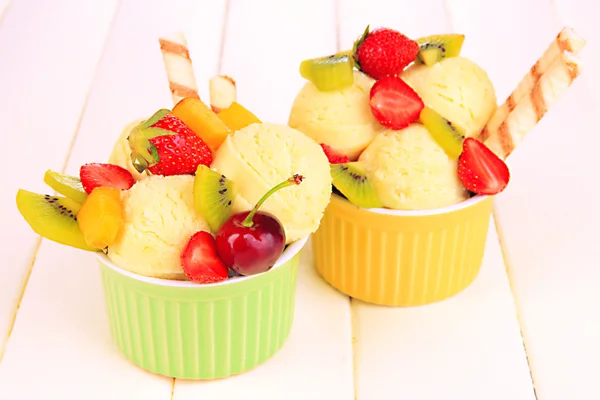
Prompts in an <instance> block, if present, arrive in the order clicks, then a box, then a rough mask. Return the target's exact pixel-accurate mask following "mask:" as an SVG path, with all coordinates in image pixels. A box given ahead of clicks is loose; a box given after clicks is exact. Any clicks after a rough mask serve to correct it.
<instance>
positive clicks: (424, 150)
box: [359, 124, 469, 210]
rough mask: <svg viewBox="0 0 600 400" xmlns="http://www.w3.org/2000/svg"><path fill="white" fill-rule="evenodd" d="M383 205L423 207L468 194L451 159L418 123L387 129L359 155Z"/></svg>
mask: <svg viewBox="0 0 600 400" xmlns="http://www.w3.org/2000/svg"><path fill="white" fill-rule="evenodd" d="M359 161H360V162H362V163H363V165H364V167H365V170H366V172H367V176H368V178H369V179H370V180H371V181H372V182H373V185H374V186H375V190H376V191H377V195H378V196H379V199H380V200H381V202H382V203H383V205H384V206H385V207H387V208H391V209H395V210H426V209H432V208H438V207H445V206H448V205H451V204H455V203H459V202H461V201H463V200H466V199H467V198H468V197H469V193H468V192H467V190H466V189H465V188H464V187H463V185H462V184H461V182H460V179H459V178H458V174H457V167H458V164H457V162H456V160H452V159H450V158H449V157H448V155H447V154H446V153H445V152H444V150H443V149H442V148H441V147H440V146H439V145H438V144H437V142H436V141H435V140H434V139H433V137H432V136H431V134H430V133H429V131H428V130H427V129H426V128H425V127H424V126H423V125H420V124H412V125H410V126H408V127H407V128H405V129H403V130H400V131H392V130H387V131H385V132H383V133H381V134H379V135H377V137H376V138H375V139H374V140H373V142H372V143H371V144H370V145H369V146H368V147H367V148H366V149H365V151H364V152H363V153H362V154H361V155H360V159H359Z"/></svg>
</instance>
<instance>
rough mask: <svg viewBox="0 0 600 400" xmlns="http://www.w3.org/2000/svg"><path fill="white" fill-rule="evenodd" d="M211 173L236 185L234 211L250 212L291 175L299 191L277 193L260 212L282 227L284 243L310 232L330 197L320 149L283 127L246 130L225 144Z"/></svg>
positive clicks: (257, 126) (260, 126) (267, 125)
mask: <svg viewBox="0 0 600 400" xmlns="http://www.w3.org/2000/svg"><path fill="white" fill-rule="evenodd" d="M211 167H212V168H213V169H215V170H217V171H219V172H220V173H221V174H223V175H225V176H226V177H227V178H228V179H230V180H232V181H233V182H235V185H236V188H237V191H238V196H237V198H236V200H235V202H234V204H233V211H234V212H240V211H247V210H250V209H251V208H252V207H253V206H254V205H255V204H256V203H257V202H258V200H259V199H260V198H261V197H262V196H263V195H264V194H265V193H266V192H268V191H269V190H270V189H272V188H273V187H274V186H275V185H277V184H279V183H281V182H283V181H284V180H286V179H288V178H290V177H291V176H292V175H294V174H300V175H302V176H303V177H304V180H303V181H302V183H301V184H300V185H298V186H292V187H288V188H285V189H281V190H279V191H278V192H276V193H275V194H273V195H272V196H270V197H269V198H268V199H267V201H266V202H265V203H264V204H263V205H262V206H261V208H260V209H261V210H262V211H266V212H269V213H271V214H273V215H275V216H276V217H277V218H278V219H279V220H280V221H281V223H282V225H283V227H284V229H285V234H286V239H287V243H291V242H294V241H296V240H298V239H300V238H301V237H303V236H306V235H308V234H310V233H312V232H315V231H316V230H317V228H318V227H319V223H320V222H321V218H322V216H323V212H324V211H325V207H326V206H327V204H328V203H329V198H330V195H331V174H330V171H329V162H328V161H327V157H326V156H325V154H324V153H323V150H322V149H321V147H320V146H319V145H318V144H317V143H315V142H314V141H313V140H311V139H310V138H309V137H307V136H306V135H304V134H303V133H302V132H300V131H297V130H295V129H292V128H290V127H288V126H285V125H278V124H271V123H263V124H252V125H249V126H247V127H245V128H243V129H241V130H239V131H237V132H235V133H234V134H233V135H230V136H228V137H227V139H225V142H223V144H222V145H221V147H219V149H218V150H217V151H216V152H215V154H214V158H213V162H212V164H211Z"/></svg>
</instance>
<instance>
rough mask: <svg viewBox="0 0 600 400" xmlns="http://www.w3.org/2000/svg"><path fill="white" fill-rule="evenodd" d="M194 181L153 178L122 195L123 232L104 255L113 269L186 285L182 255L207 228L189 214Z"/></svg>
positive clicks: (189, 178) (192, 212) (184, 177)
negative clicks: (189, 242) (190, 242)
mask: <svg viewBox="0 0 600 400" xmlns="http://www.w3.org/2000/svg"><path fill="white" fill-rule="evenodd" d="M193 184H194V177H193V176H191V175H176V176H159V175H154V176H151V177H148V178H146V179H144V180H141V181H139V182H137V183H136V184H135V185H133V187H131V189H129V190H127V191H124V192H123V194H122V195H121V201H122V210H123V220H124V221H123V222H124V224H123V228H122V229H121V231H120V232H119V235H118V236H117V239H116V241H115V242H114V243H113V244H112V245H111V246H110V247H109V249H108V257H109V258H110V259H111V261H112V262H114V263H115V264H116V265H117V266H119V267H121V268H123V269H125V270H127V271H130V272H133V273H136V274H140V275H145V276H151V277H155V278H164V279H180V280H184V279H186V277H185V274H184V273H183V269H182V266H181V252H182V251H183V249H184V247H185V246H186V244H187V243H188V241H189V239H190V237H191V236H192V235H193V234H194V233H196V232H198V231H200V230H202V231H207V232H209V231H210V230H209V226H208V224H207V223H206V221H204V219H203V218H202V217H200V216H199V215H198V213H196V211H195V209H194V195H193Z"/></svg>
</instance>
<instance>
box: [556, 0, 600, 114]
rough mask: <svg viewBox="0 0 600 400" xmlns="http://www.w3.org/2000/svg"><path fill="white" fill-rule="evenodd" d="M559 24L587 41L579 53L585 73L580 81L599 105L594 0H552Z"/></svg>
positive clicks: (599, 61)
mask: <svg viewBox="0 0 600 400" xmlns="http://www.w3.org/2000/svg"><path fill="white" fill-rule="evenodd" d="M553 3H554V5H555V6H556V10H557V14H558V18H559V19H560V22H561V24H564V25H568V26H571V27H573V28H574V29H576V31H577V32H578V33H579V34H580V35H582V36H583V37H585V38H586V39H587V45H586V47H585V49H584V50H583V51H582V52H581V57H582V58H583V60H584V62H585V71H586V72H585V73H584V75H583V76H582V77H581V80H582V81H584V82H585V84H581V86H587V87H589V89H590V90H589V92H590V93H591V95H592V97H593V99H594V101H595V102H596V105H597V106H598V105H600V75H599V74H597V73H595V71H598V68H600V41H599V40H598V37H600V25H598V24H597V23H596V22H595V20H594V18H593V16H594V15H596V14H597V13H598V2H597V1H596V0H554V1H553Z"/></svg>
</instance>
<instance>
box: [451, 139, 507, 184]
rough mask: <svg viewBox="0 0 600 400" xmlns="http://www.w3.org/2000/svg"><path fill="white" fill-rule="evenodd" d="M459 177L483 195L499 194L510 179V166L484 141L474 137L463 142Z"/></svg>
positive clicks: (459, 159)
mask: <svg viewBox="0 0 600 400" xmlns="http://www.w3.org/2000/svg"><path fill="white" fill-rule="evenodd" d="M458 177H459V178H460V181H461V182H462V184H463V185H464V187H465V188H466V189H467V190H469V191H471V192H473V193H475V194H482V195H494V194H498V193H500V192H501V191H503V190H504V188H506V185H508V181H509V180H510V172H509V171H508V167H507V166H506V164H505V163H504V161H502V160H501V159H500V158H499V157H498V156H497V155H495V154H494V153H493V152H492V151H491V150H490V149H488V148H487V147H486V146H485V145H484V144H483V143H481V142H480V141H478V140H475V139H473V138H466V139H465V141H464V142H463V152H462V154H461V155H460V157H459V158H458Z"/></svg>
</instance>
